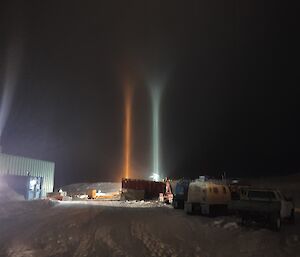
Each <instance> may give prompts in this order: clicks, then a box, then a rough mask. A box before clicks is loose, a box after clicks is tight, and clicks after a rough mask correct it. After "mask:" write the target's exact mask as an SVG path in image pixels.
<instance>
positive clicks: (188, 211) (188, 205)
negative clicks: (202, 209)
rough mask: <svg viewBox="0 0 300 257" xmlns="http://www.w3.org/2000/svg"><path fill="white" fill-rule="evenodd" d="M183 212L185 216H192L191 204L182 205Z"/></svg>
mask: <svg viewBox="0 0 300 257" xmlns="http://www.w3.org/2000/svg"><path fill="white" fill-rule="evenodd" d="M184 211H185V213H186V214H192V213H193V204H192V203H187V202H186V203H185V204H184Z"/></svg>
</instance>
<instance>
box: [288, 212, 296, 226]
mask: <svg viewBox="0 0 300 257" xmlns="http://www.w3.org/2000/svg"><path fill="white" fill-rule="evenodd" d="M289 222H290V223H291V224H294V223H295V210H294V209H292V211H291V216H290V217H289Z"/></svg>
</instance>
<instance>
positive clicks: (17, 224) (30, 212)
mask: <svg viewBox="0 0 300 257" xmlns="http://www.w3.org/2000/svg"><path fill="white" fill-rule="evenodd" d="M299 219H300V218H299V217H297V220H296V225H289V224H286V225H284V226H283V228H282V231H281V232H279V233H278V232H273V231H270V230H268V229H262V228H259V227H250V228H249V227H240V225H239V223H238V220H237V219H236V218H234V217H230V216H228V217H217V218H209V217H203V216H198V215H193V216H189V215H186V214H185V213H184V212H183V211H182V210H174V209H173V208H172V207H171V206H168V205H163V204H160V203H157V202H143V201H141V202H120V201H74V202H60V203H56V204H49V202H48V201H31V202H30V201H27V202H26V201H21V202H20V201H19V202H6V203H4V202H3V203H2V204H1V208H0V256H8V257H29V256H32V257H43V256H53V257H54V256H57V257H60V256H61V257H67V256H74V257H81V256H82V257H83V256H86V257H88V256H101V257H103V256H134V257H135V256H138V257H140V256H178V257H181V256H189V257H190V256H199V257H208V256H212V257H221V256H222V257H248V256H263V257H268V256H270V257H271V256H272V257H273V256H291V257H296V256H300V225H299V223H300V220H299Z"/></svg>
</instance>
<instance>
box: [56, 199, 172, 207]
mask: <svg viewBox="0 0 300 257" xmlns="http://www.w3.org/2000/svg"><path fill="white" fill-rule="evenodd" d="M53 204H54V205H55V204H57V206H64V207H71V206H106V207H122V208H157V207H165V206H167V205H166V204H164V203H160V202H158V201H107V200H106V201H105V200H104V201H103V200H102V201H100V200H99V201H97V200H85V201H53Z"/></svg>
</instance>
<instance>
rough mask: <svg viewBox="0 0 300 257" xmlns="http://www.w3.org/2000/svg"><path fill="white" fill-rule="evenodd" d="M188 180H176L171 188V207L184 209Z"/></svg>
mask: <svg viewBox="0 0 300 257" xmlns="http://www.w3.org/2000/svg"><path fill="white" fill-rule="evenodd" d="M190 182H191V181H190V180H189V179H181V180H179V181H177V184H176V186H175V190H173V191H174V192H173V207H174V208H175V209H184V202H186V201H187V196H188V189H189V185H190Z"/></svg>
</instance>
